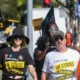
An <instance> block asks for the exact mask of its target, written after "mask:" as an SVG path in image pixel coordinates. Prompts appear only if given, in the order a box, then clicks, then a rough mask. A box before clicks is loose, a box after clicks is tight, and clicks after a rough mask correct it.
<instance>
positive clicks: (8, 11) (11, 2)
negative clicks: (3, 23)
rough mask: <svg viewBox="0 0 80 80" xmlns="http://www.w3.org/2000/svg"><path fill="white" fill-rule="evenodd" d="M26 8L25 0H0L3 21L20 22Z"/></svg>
mask: <svg viewBox="0 0 80 80" xmlns="http://www.w3.org/2000/svg"><path fill="white" fill-rule="evenodd" d="M25 8H26V0H0V9H1V10H2V14H3V18H4V19H17V20H20V17H21V14H22V13H23V12H24V10H25Z"/></svg>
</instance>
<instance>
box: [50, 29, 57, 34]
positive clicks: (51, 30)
mask: <svg viewBox="0 0 80 80" xmlns="http://www.w3.org/2000/svg"><path fill="white" fill-rule="evenodd" d="M56 31H57V29H49V32H50V33H51V32H54V33H55V32H56Z"/></svg>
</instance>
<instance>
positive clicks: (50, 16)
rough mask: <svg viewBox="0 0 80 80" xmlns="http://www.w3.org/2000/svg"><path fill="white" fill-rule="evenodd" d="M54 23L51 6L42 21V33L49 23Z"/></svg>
mask: <svg viewBox="0 0 80 80" xmlns="http://www.w3.org/2000/svg"><path fill="white" fill-rule="evenodd" d="M51 21H53V22H55V17H54V7H53V5H52V6H51V8H50V10H49V12H48V13H47V15H46V17H45V19H44V21H43V22H42V33H44V32H45V29H46V26H47V24H48V23H49V22H51Z"/></svg>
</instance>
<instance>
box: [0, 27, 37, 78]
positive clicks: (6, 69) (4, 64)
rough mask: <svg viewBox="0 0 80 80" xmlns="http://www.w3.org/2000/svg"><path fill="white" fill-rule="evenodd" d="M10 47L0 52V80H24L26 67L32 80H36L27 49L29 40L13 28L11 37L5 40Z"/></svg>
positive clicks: (20, 30) (32, 63)
mask: <svg viewBox="0 0 80 80" xmlns="http://www.w3.org/2000/svg"><path fill="white" fill-rule="evenodd" d="M7 41H8V42H9V44H10V47H8V48H4V49H2V50H1V51H0V68H1V69H2V71H3V74H2V80H24V75H25V73H26V65H27V68H28V69H29V72H30V74H31V76H32V77H33V80H37V75H36V72H35V69H34V61H33V60H32V58H31V56H30V53H29V51H28V49H27V48H26V46H27V44H29V38H28V37H26V36H25V35H24V33H23V30H22V29H21V28H15V29H14V30H13V33H12V35H11V36H9V37H8V38H7Z"/></svg>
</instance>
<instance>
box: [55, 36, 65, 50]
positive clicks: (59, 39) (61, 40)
mask: <svg viewBox="0 0 80 80" xmlns="http://www.w3.org/2000/svg"><path fill="white" fill-rule="evenodd" d="M55 41H56V48H57V49H58V50H63V49H64V48H65V46H66V39H65V38H63V37H62V36H57V37H56V38H55Z"/></svg>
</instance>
